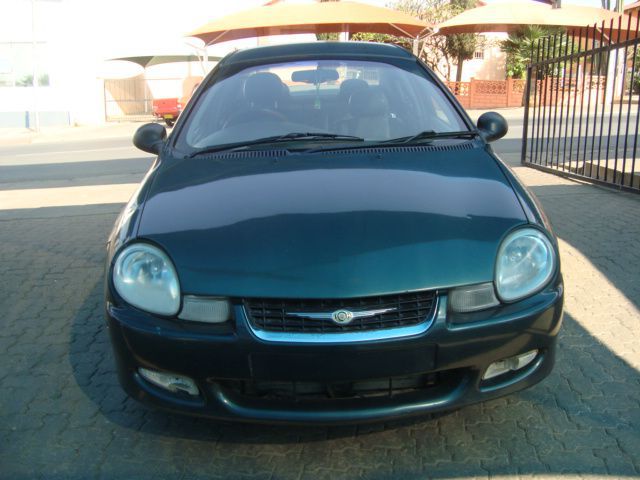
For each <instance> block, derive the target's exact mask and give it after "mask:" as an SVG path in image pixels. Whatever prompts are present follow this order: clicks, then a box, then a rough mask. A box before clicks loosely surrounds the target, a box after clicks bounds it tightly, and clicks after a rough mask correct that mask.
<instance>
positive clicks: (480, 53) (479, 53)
mask: <svg viewBox="0 0 640 480" xmlns="http://www.w3.org/2000/svg"><path fill="white" fill-rule="evenodd" d="M473 59H474V60H484V50H476V51H475V52H473Z"/></svg>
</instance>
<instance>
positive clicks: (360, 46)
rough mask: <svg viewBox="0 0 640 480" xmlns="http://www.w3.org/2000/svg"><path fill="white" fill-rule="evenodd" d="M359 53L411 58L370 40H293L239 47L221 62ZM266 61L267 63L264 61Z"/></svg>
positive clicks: (355, 54)
mask: <svg viewBox="0 0 640 480" xmlns="http://www.w3.org/2000/svg"><path fill="white" fill-rule="evenodd" d="M327 55H336V56H342V55H345V56H358V57H362V59H363V60H364V59H365V57H373V58H380V57H387V58H396V59H404V60H409V59H412V58H414V57H413V55H411V53H409V52H408V51H407V50H405V49H404V48H401V47H398V46H396V45H388V44H385V43H372V42H308V43H292V44H286V45H271V46H264V47H255V48H250V49H247V50H239V51H237V52H234V53H232V54H230V55H228V56H227V57H225V58H224V59H223V60H222V61H221V62H220V63H221V64H225V65H233V64H235V63H245V62H255V61H261V60H266V59H269V60H270V61H271V60H274V59H278V58H291V57H299V58H304V57H317V56H327ZM265 63H266V62H265Z"/></svg>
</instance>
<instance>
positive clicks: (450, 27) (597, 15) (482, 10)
mask: <svg viewBox="0 0 640 480" xmlns="http://www.w3.org/2000/svg"><path fill="white" fill-rule="evenodd" d="M620 17H621V14H619V13H617V12H614V11H611V10H604V9H602V8H595V7H583V6H579V5H564V6H562V7H561V8H553V7H552V6H551V5H547V4H544V3H540V2H508V3H506V2H505V3H491V4H489V5H485V6H482V7H477V8H472V9H470V10H466V11H464V12H462V13H461V14H459V15H456V16H455V17H453V18H451V19H449V20H447V21H446V22H443V23H441V24H439V25H437V27H436V31H437V33H439V34H441V35H451V34H455V33H481V32H513V31H515V30H517V29H519V28H520V27H522V26H523V25H545V26H550V27H551V26H553V27H565V28H566V29H568V30H570V31H574V32H577V30H578V29H580V28H582V27H586V26H588V25H589V26H593V25H594V24H598V26H601V25H602V22H604V24H605V30H604V32H605V34H606V33H607V32H608V29H609V27H610V25H611V21H612V20H613V30H615V31H616V32H617V30H618V22H619V21H620V33H621V35H620V40H624V39H626V37H627V27H630V28H629V31H630V32H633V36H635V32H636V31H637V28H636V25H637V18H632V19H631V22H629V20H630V18H629V16H628V15H625V14H623V15H622V18H620ZM616 35H617V33H615V34H614V35H613V36H614V38H617V37H616Z"/></svg>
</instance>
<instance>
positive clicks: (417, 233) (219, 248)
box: [138, 142, 526, 298]
mask: <svg viewBox="0 0 640 480" xmlns="http://www.w3.org/2000/svg"><path fill="white" fill-rule="evenodd" d="M462 145H463V146H464V145H466V147H464V148H462V147H460V146H455V145H454V147H451V148H447V147H441V148H440V149H437V148H430V147H424V148H420V147H408V148H397V149H380V150H379V151H374V150H365V151H358V150H355V151H350V152H328V153H321V154H319V153H315V154H285V153H282V154H276V153H273V152H271V153H266V152H263V153H256V152H249V153H247V154H244V155H226V156H224V155H223V156H219V157H216V156H211V157H204V158H194V159H188V160H183V161H178V162H176V163H173V164H171V165H168V166H166V168H164V169H160V171H159V172H158V174H157V176H156V178H155V179H154V183H153V185H152V186H151V189H150V193H149V195H148V197H147V199H146V202H145V206H144V211H143V214H142V217H141V221H140V224H139V230H138V236H139V237H140V238H145V239H148V240H150V241H153V242H155V243H157V244H159V245H160V246H161V247H163V248H164V249H165V250H166V252H167V253H168V254H169V256H170V257H171V258H172V259H173V261H174V263H175V265H176V268H177V271H178V275H179V278H180V284H181V288H182V291H183V293H189V294H200V295H226V296H232V297H248V296H259V297H295V298H340V297H352V296H367V295H380V294H385V293H396V292H403V291H411V290H420V289H432V288H443V287H451V286H455V285H463V284H473V283H479V282H486V281H491V280H492V279H493V272H494V263H495V256H496V252H497V250H498V246H499V243H500V241H501V239H502V238H503V237H504V235H505V234H506V232H507V231H509V230H510V229H511V228H513V227H514V226H516V225H519V224H522V223H525V222H526V219H525V215H524V212H523V210H522V207H521V206H520V204H519V202H518V199H517V198H516V196H515V194H514V192H513V190H512V188H511V186H510V184H509V183H508V181H507V180H506V178H505V177H504V174H503V173H502V171H501V169H500V168H499V166H498V165H497V163H496V160H495V159H494V158H493V157H492V156H491V155H490V154H489V153H488V152H487V151H486V150H485V149H484V148H482V147H480V146H477V145H476V144H475V143H472V142H464V143H463V144H462Z"/></svg>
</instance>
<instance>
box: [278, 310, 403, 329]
mask: <svg viewBox="0 0 640 480" xmlns="http://www.w3.org/2000/svg"><path fill="white" fill-rule="evenodd" d="M396 310H397V308H396V307H390V308H379V309H377V310H362V311H359V312H352V311H351V310H347V309H344V308H342V309H340V310H336V311H335V312H287V315H289V316H292V317H298V318H309V319H311V320H331V321H332V322H334V323H336V324H338V325H349V324H350V323H351V322H352V321H353V320H354V319H356V318H369V317H375V316H376V315H382V314H383V313H389V312H395V311H396Z"/></svg>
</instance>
